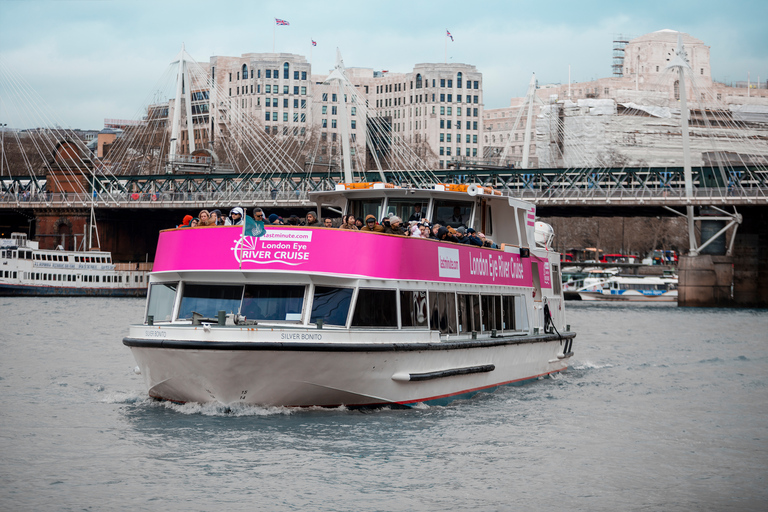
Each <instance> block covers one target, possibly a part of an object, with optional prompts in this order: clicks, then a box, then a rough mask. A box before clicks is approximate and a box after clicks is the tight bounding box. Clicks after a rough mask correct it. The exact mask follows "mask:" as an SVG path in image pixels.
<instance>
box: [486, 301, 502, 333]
mask: <svg viewBox="0 0 768 512" xmlns="http://www.w3.org/2000/svg"><path fill="white" fill-rule="evenodd" d="M481 299H482V308H481V310H482V322H483V331H486V332H489V331H491V330H493V329H496V330H497V331H500V330H501V296H499V295H482V296H481Z"/></svg>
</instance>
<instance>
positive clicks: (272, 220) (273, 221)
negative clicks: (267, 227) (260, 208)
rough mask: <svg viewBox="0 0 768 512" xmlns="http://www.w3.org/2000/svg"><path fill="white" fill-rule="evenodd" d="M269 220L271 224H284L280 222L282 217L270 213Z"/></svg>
mask: <svg viewBox="0 0 768 512" xmlns="http://www.w3.org/2000/svg"><path fill="white" fill-rule="evenodd" d="M267 218H268V219H269V223H270V224H282V222H278V221H279V220H280V217H279V216H278V215H277V214H276V213H270V214H269V217H267Z"/></svg>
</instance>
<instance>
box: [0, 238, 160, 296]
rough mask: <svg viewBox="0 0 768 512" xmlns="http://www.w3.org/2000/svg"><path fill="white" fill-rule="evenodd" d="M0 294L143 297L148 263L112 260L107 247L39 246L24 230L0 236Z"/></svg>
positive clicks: (146, 281)
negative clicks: (76, 248) (99, 248)
mask: <svg viewBox="0 0 768 512" xmlns="http://www.w3.org/2000/svg"><path fill="white" fill-rule="evenodd" d="M0 263H1V264H0V296H18V295H58V296H78V295H87V296H98V297H143V296H146V294H147V283H148V278H149V271H150V270H151V266H152V265H151V263H114V262H113V261H112V254H111V253H109V252H107V251H98V250H92V251H65V250H62V249H51V250H46V249H40V248H39V244H38V242H35V241H33V240H28V239H27V235H26V234H25V233H12V234H11V238H3V239H0Z"/></svg>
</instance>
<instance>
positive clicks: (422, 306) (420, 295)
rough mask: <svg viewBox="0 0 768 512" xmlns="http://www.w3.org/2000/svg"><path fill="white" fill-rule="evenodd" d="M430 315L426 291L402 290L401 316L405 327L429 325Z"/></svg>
mask: <svg viewBox="0 0 768 512" xmlns="http://www.w3.org/2000/svg"><path fill="white" fill-rule="evenodd" d="M428 317H429V309H428V308H427V292H426V291H423V290H402V291H401V292H400V318H401V323H402V326H403V327H428V322H427V320H428Z"/></svg>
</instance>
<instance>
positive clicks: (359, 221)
mask: <svg viewBox="0 0 768 512" xmlns="http://www.w3.org/2000/svg"><path fill="white" fill-rule="evenodd" d="M355 226H357V229H360V230H362V229H363V228H364V227H365V222H363V219H361V218H360V217H358V218H356V219H355Z"/></svg>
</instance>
